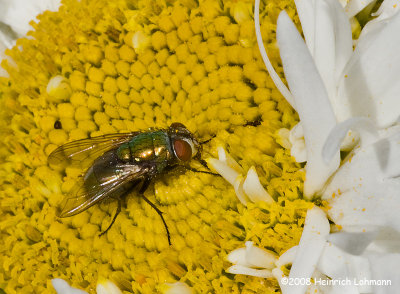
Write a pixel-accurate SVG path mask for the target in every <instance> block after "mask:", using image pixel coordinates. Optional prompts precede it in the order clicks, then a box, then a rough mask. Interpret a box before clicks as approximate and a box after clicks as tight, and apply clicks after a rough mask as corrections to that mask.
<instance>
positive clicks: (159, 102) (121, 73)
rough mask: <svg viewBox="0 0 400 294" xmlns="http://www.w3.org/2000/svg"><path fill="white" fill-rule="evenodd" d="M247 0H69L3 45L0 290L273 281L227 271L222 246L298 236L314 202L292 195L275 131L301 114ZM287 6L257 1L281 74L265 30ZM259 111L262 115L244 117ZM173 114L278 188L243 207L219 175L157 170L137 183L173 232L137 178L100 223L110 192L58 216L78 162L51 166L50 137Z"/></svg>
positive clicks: (298, 173)
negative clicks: (146, 183)
mask: <svg viewBox="0 0 400 294" xmlns="http://www.w3.org/2000/svg"><path fill="white" fill-rule="evenodd" d="M249 3H250V2H247V1H243V3H241V2H237V1H233V0H232V1H223V2H221V3H220V2H217V1H208V0H206V1H200V4H198V3H197V1H191V0H182V1H176V2H175V1H148V0H139V1H128V0H119V1H106V0H100V1H99V0H97V1H91V0H81V1H75V0H66V1H64V2H63V6H61V8H60V10H59V11H58V12H54V13H50V12H46V13H44V14H43V15H41V16H40V22H39V23H37V24H36V23H34V24H33V26H34V31H32V32H30V35H31V37H32V38H29V39H20V40H18V43H17V46H16V47H15V48H13V49H12V50H9V51H8V54H9V55H10V56H11V57H12V59H13V60H14V62H15V64H11V63H10V64H9V63H7V62H4V63H3V66H4V67H5V68H6V69H7V71H8V72H9V75H10V76H9V78H1V80H0V129H1V131H2V132H1V133H2V143H3V145H2V146H1V147H0V161H1V162H2V163H1V166H0V185H1V187H2V189H1V191H0V200H1V204H0V205H1V206H0V208H1V214H0V228H1V238H0V247H1V249H0V250H1V254H0V256H1V257H0V261H1V268H2V270H1V271H0V288H1V289H4V290H5V291H6V293H43V292H44V291H46V290H45V289H50V287H51V285H50V279H52V278H55V277H58V278H63V279H65V280H67V281H70V282H71V283H72V285H73V286H75V287H79V288H83V289H86V290H87V291H89V292H90V291H91V292H93V290H92V289H94V288H95V285H96V282H97V279H98V277H99V276H102V277H106V278H108V279H110V280H112V281H114V282H115V283H116V284H117V285H118V286H119V287H120V288H121V289H122V290H127V291H133V292H135V293H154V289H162V285H163V284H164V283H174V282H176V281H178V280H180V281H182V282H185V283H187V284H188V285H189V286H191V287H193V288H194V289H195V291H197V292H199V293H205V292H211V293H230V292H239V291H244V290H246V289H248V290H250V289H251V290H253V291H263V290H261V289H264V290H265V289H266V288H265V287H269V288H270V290H271V292H274V290H275V289H277V288H278V285H277V282H276V281H275V280H273V279H270V280H266V282H265V281H263V280H262V279H260V278H255V277H247V276H240V275H237V276H233V275H230V274H226V273H225V272H224V270H225V269H226V268H227V267H228V266H229V263H228V262H227V261H225V257H226V255H227V254H228V253H229V252H230V251H232V250H234V249H236V248H238V247H241V246H242V245H243V244H244V241H246V240H252V241H253V242H254V243H255V244H256V245H258V246H261V247H265V248H267V249H269V250H272V251H275V252H276V253H277V254H281V253H282V252H284V251H285V250H287V249H288V248H290V247H292V246H294V245H297V243H298V241H299V239H300V235H301V231H302V225H303V222H304V217H305V213H306V209H308V208H310V207H311V206H312V203H309V202H306V201H304V200H301V198H302V197H301V194H302V189H303V188H302V185H303V180H304V172H303V171H302V170H301V169H300V168H301V166H300V165H299V164H297V163H295V161H294V159H293V158H291V156H290V153H289V152H288V151H287V150H285V149H284V148H283V147H281V146H280V145H279V144H277V143H276V141H277V140H278V139H279V136H278V130H279V129H281V128H289V129H290V128H292V127H293V126H294V125H295V124H296V123H297V121H298V118H297V115H296V114H295V112H294V111H293V109H291V107H290V106H289V104H288V103H287V102H286V101H285V100H284V99H283V97H281V95H280V94H279V93H278V91H277V90H276V89H275V87H274V85H273V83H272V81H271V79H270V78H269V77H268V75H267V73H266V71H265V68H264V64H263V62H262V59H261V56H260V54H259V52H258V48H257V45H256V38H255V34H254V24H253V20H252V17H251V9H252V5H251V4H249ZM283 8H285V9H287V10H288V11H289V12H291V14H292V15H293V14H294V4H293V3H292V2H291V1H281V0H273V1H268V5H266V6H264V7H262V13H261V16H262V19H261V23H262V27H261V29H262V33H263V36H264V40H266V46H267V48H268V52H269V53H270V58H271V60H272V62H273V63H275V66H276V68H277V69H278V71H280V72H282V68H281V67H280V66H279V63H278V60H279V59H278V50H277V47H276V45H275V43H274V41H273V40H274V39H275V33H274V32H275V23H276V18H277V15H278V13H279V11H280V10H281V9H283ZM54 79H55V80H54ZM52 80H53V82H52V83H51V84H50V86H49V82H50V81H52ZM54 81H55V82H54ZM48 86H49V88H48ZM257 117H261V118H262V120H263V123H262V124H261V126H258V127H250V126H247V127H243V125H244V124H245V123H246V122H249V121H252V120H254V119H256V118H257ZM175 121H176V122H181V123H183V124H185V125H186V126H187V127H188V129H190V131H192V132H193V133H194V134H196V136H197V137H198V138H199V139H200V140H207V139H209V138H210V137H212V136H213V135H216V137H215V138H214V139H212V140H211V142H210V143H207V144H205V145H204V150H203V158H206V157H207V156H214V157H216V156H217V154H216V152H217V151H216V150H217V148H216V147H217V146H218V145H223V146H224V147H225V148H226V150H228V151H229V153H230V154H231V155H232V156H233V157H235V159H236V160H238V162H239V163H240V165H241V166H242V167H243V168H244V169H245V170H246V171H247V170H248V169H249V168H250V166H252V165H254V166H255V167H256V169H257V173H258V175H259V176H260V181H261V183H262V184H263V185H264V187H266V188H267V190H268V192H269V194H270V195H271V196H272V197H273V198H274V199H275V200H277V202H276V203H273V204H271V205H267V204H264V203H256V204H249V205H248V207H244V206H243V205H242V204H241V203H240V202H239V201H238V199H237V198H236V196H235V192H234V189H233V187H232V186H230V185H229V184H228V183H227V182H225V181H224V180H223V179H222V178H220V177H217V176H213V175H206V174H198V173H193V172H189V171H187V172H185V173H183V174H172V175H166V176H165V177H163V178H162V179H160V180H158V181H156V182H155V184H154V189H153V188H152V187H153V186H150V187H151V188H150V189H148V191H146V194H145V195H146V196H147V197H148V198H149V199H150V200H151V201H152V202H154V203H155V204H156V205H157V206H158V207H159V209H160V210H161V211H163V213H164V217H165V220H166V222H167V224H168V227H169V230H170V233H171V242H172V245H171V246H169V245H168V241H167V237H166V234H165V228H164V226H163V223H162V221H161V219H160V218H159V216H158V215H157V213H156V212H155V211H154V210H153V209H152V208H151V207H150V206H149V205H148V204H147V203H145V202H144V201H143V200H142V199H140V198H139V197H138V194H137V193H136V192H135V191H133V192H132V193H130V195H128V196H127V198H126V199H127V200H126V204H125V205H124V206H123V209H122V212H121V214H120V215H119V216H118V218H117V220H116V222H115V224H114V226H113V227H112V228H111V229H110V230H109V231H108V233H107V234H106V235H105V236H103V237H99V236H98V233H100V232H101V230H104V229H105V228H106V227H107V226H108V224H109V223H110V221H111V217H112V215H113V214H114V212H115V209H116V205H117V204H116V202H106V203H103V204H101V205H97V206H95V207H93V208H90V209H89V210H87V211H84V212H83V213H81V214H79V215H76V216H74V217H70V218H65V219H59V218H57V217H56V216H55V213H56V207H57V205H58V204H59V203H60V202H61V200H62V199H63V197H64V195H65V192H66V191H68V189H69V188H70V187H72V186H73V184H74V183H75V181H76V178H77V177H78V176H79V175H80V174H81V172H82V171H80V170H78V169H76V168H74V167H72V166H71V167H67V168H66V169H65V171H55V170H53V169H51V168H50V167H49V166H48V165H47V156H48V154H49V153H50V152H51V151H52V150H54V149H55V148H56V147H57V146H59V145H61V144H64V143H66V142H69V141H72V140H77V139H81V138H87V137H89V136H96V135H101V134H109V133H117V132H128V131H136V130H140V129H145V128H148V127H159V128H165V127H167V126H168V125H169V124H170V123H172V122H175ZM194 165H195V164H194Z"/></svg>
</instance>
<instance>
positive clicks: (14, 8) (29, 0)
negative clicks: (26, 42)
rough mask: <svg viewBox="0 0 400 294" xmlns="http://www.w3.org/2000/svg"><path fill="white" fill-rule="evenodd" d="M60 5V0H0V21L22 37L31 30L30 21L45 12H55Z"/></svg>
mask: <svg viewBox="0 0 400 294" xmlns="http://www.w3.org/2000/svg"><path fill="white" fill-rule="evenodd" d="M60 4H61V1H60V0H0V7H1V12H0V20H1V22H3V23H5V24H7V25H8V26H10V27H11V28H12V30H13V31H14V32H16V33H17V34H18V36H19V37H23V36H25V35H26V33H27V32H28V31H29V30H31V29H32V27H31V26H30V25H29V22H30V21H31V20H34V19H35V18H36V16H37V15H38V14H40V13H43V12H44V11H46V10H50V11H57V10H58V8H59V6H60Z"/></svg>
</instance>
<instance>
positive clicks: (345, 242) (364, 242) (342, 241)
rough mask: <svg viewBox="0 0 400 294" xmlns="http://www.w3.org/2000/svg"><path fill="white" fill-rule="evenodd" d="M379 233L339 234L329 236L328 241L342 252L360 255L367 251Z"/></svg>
mask: <svg viewBox="0 0 400 294" xmlns="http://www.w3.org/2000/svg"><path fill="white" fill-rule="evenodd" d="M377 234H378V232H376V231H372V232H358V233H350V232H337V233H333V234H330V235H329V236H328V238H327V239H328V241H329V242H331V243H332V244H334V245H336V246H338V247H339V248H341V249H342V250H344V251H346V252H348V253H350V254H353V255H359V254H361V253H363V252H364V251H365V248H367V246H368V245H369V244H370V243H371V242H372V240H374V239H375V237H376V236H377Z"/></svg>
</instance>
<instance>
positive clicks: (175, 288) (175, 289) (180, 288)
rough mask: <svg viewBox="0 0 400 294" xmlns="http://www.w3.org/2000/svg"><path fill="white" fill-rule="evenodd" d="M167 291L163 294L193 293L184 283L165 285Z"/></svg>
mask: <svg viewBox="0 0 400 294" xmlns="http://www.w3.org/2000/svg"><path fill="white" fill-rule="evenodd" d="M167 285H168V286H170V287H169V289H168V290H167V291H165V292H164V294H191V293H193V291H192V289H191V288H190V287H189V286H188V285H187V284H185V283H182V282H176V283H173V284H167Z"/></svg>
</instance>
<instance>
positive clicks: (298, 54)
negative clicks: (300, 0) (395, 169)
mask: <svg viewBox="0 0 400 294" xmlns="http://www.w3.org/2000/svg"><path fill="white" fill-rule="evenodd" d="M277 39H278V44H279V48H280V54H281V59H282V63H283V68H284V71H285V76H286V79H287V81H288V84H289V86H290V90H291V92H292V94H293V97H294V98H295V103H296V107H297V112H298V113H299V116H300V121H301V123H302V127H303V130H304V138H305V141H306V146H307V165H306V180H305V183H304V194H305V196H306V197H308V198H309V197H312V195H314V193H316V192H318V191H319V190H321V189H322V187H323V185H324V183H325V182H326V180H327V179H328V178H329V176H330V175H331V174H332V173H333V172H334V171H335V170H336V169H337V167H338V166H339V153H337V154H336V156H335V158H334V160H332V162H331V163H330V164H329V165H326V164H325V163H324V162H323V160H322V147H323V144H324V142H325V140H326V138H327V136H328V134H329V132H330V131H331V130H332V129H333V127H334V126H335V125H336V118H335V115H334V114H333V111H332V108H331V106H330V102H329V99H328V95H327V92H326V89H325V87H324V85H323V82H322V80H321V77H320V75H319V74H318V71H317V69H316V67H315V65H314V62H313V60H312V57H311V55H310V53H309V51H308V49H307V48H306V46H305V44H304V41H303V39H302V38H301V36H300V34H299V33H298V31H297V29H296V27H295V26H294V24H293V23H292V21H291V20H290V18H289V16H288V15H287V14H286V12H284V11H283V12H281V14H280V15H279V18H278V27H277Z"/></svg>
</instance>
